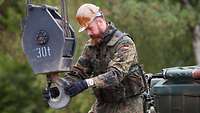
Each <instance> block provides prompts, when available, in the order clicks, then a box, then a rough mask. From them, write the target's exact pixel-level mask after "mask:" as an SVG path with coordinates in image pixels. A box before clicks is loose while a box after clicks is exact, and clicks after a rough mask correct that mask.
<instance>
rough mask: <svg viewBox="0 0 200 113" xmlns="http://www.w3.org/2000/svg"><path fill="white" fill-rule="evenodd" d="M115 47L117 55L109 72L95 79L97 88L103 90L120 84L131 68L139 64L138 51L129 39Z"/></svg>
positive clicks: (109, 65) (110, 64)
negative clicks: (134, 64)
mask: <svg viewBox="0 0 200 113" xmlns="http://www.w3.org/2000/svg"><path fill="white" fill-rule="evenodd" d="M123 38H125V39H122V41H120V42H118V43H117V44H116V45H115V54H114V57H113V59H112V60H111V61H110V62H109V64H108V68H107V72H106V73H103V74H100V75H98V76H97V77H94V78H93V80H94V83H95V87H99V88H103V87H107V86H110V85H115V84H119V83H120V82H121V81H122V80H123V79H124V77H125V76H126V75H127V73H128V70H129V68H130V66H131V65H132V64H133V63H137V62H138V61H137V51H136V47H135V44H134V42H133V41H132V40H131V39H130V38H129V37H128V36H126V37H123Z"/></svg>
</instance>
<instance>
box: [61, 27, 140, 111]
mask: <svg viewBox="0 0 200 113" xmlns="http://www.w3.org/2000/svg"><path fill="white" fill-rule="evenodd" d="M92 42H93V41H92V40H89V41H88V42H87V44H86V45H85V47H84V50H83V52H82V55H81V56H80V57H79V59H78V61H77V63H76V64H75V66H73V68H72V71H71V72H69V73H68V74H67V75H69V76H67V75H66V76H65V78H66V79H68V80H71V81H76V80H79V79H87V78H92V79H93V80H94V82H95V87H93V91H94V95H95V96H96V98H97V102H96V104H98V105H95V109H98V110H96V112H95V113H130V112H129V110H132V112H131V113H136V112H137V113H138V112H139V111H142V109H140V110H138V109H139V108H142V103H141V102H139V101H140V100H141V99H136V98H134V97H137V96H138V95H140V94H141V92H142V91H143V84H142V82H141V77H140V76H139V75H134V74H128V72H129V68H130V67H131V65H133V64H137V63H138V58H137V51H136V47H135V44H134V42H133V40H132V39H131V38H130V37H129V36H128V35H126V34H124V33H122V32H120V31H119V30H117V29H116V28H115V27H114V26H113V25H112V24H109V27H108V29H107V31H106V32H105V34H104V40H103V41H102V42H101V43H100V44H99V45H95V44H93V43H92ZM100 103H104V104H100ZM105 103H106V104H105ZM140 103H141V104H140ZM107 105H108V106H107ZM116 105H117V107H116ZM123 105H125V106H124V107H125V109H124V110H125V111H124V112H123V109H122V108H121V107H122V106H123ZM106 106H107V107H106ZM109 106H110V107H109ZM109 108H110V111H109V110H108V112H102V110H104V109H105V110H107V109H109ZM116 108H118V110H119V112H117V111H115V112H112V110H115V109H116ZM137 108H138V109H137ZM139 113H141V112H139Z"/></svg>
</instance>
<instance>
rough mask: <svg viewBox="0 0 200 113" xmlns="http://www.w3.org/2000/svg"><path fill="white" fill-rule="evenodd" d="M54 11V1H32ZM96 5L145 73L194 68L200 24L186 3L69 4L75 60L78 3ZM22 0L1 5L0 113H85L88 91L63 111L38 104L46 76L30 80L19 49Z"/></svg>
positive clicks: (197, 7)
mask: <svg viewBox="0 0 200 113" xmlns="http://www.w3.org/2000/svg"><path fill="white" fill-rule="evenodd" d="M33 2H34V3H47V4H49V5H53V6H57V7H59V5H60V2H59V1H58V0H57V1H56V0H33ZM86 2H88V3H94V4H96V5H99V6H100V7H101V8H102V10H103V12H104V13H105V16H106V17H107V19H108V20H111V21H113V22H114V23H115V25H116V26H117V27H118V28H120V29H121V30H122V31H124V32H127V33H129V34H130V35H131V36H132V37H133V38H134V40H135V43H136V46H137V50H138V53H139V57H140V62H141V63H142V64H144V67H145V71H146V72H159V71H160V69H162V68H165V67H172V66H186V65H195V60H194V59H195V58H194V53H193V48H192V37H193V28H194V26H195V25H196V24H198V22H199V19H200V15H199V12H200V2H199V1H198V0H191V1H190V5H188V6H185V5H183V4H182V2H181V0H95V1H94V0H69V17H70V22H71V24H72V26H73V27H74V29H75V31H76V34H77V39H78V41H77V43H78V44H77V48H76V56H75V60H76V59H77V58H78V56H79V55H80V53H81V50H82V46H83V45H84V43H85V41H86V40H88V37H87V36H86V34H84V33H82V34H80V33H78V32H77V30H78V27H79V26H78V24H77V23H76V20H75V13H76V10H77V9H78V7H79V6H80V5H81V4H83V3H86ZM25 3H26V1H25V0H0V89H1V90H0V100H1V101H0V112H1V113H87V111H88V110H89V107H90V106H91V104H92V103H93V102H94V97H93V96H92V92H91V91H90V90H87V91H85V92H84V93H82V94H80V95H78V96H77V97H75V98H73V99H72V101H71V103H70V105H69V106H68V107H66V108H65V109H62V110H53V109H50V108H48V106H47V105H46V104H45V103H44V102H43V100H42V97H41V90H42V88H43V87H44V84H45V77H44V76H42V75H38V76H35V75H34V74H33V73H32V70H31V68H30V66H29V64H28V63H27V60H26V58H25V55H24V53H23V51H22V48H21V42H20V41H21V34H22V32H21V28H22V26H21V21H22V20H23V17H25V7H26V4H25Z"/></svg>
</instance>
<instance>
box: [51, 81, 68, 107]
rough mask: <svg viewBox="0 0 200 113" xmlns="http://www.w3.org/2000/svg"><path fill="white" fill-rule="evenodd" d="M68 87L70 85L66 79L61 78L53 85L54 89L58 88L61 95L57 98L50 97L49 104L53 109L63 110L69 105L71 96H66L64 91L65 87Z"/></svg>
mask: <svg viewBox="0 0 200 113" xmlns="http://www.w3.org/2000/svg"><path fill="white" fill-rule="evenodd" d="M67 85H69V83H68V81H66V80H65V79H64V78H59V80H58V81H56V83H53V87H56V88H57V89H58V91H59V95H58V96H57V97H51V96H50V99H49V100H48V104H49V106H50V107H51V108H54V109H61V108H63V107H66V106H67V105H68V104H69V102H70V96H69V95H66V94H65V91H64V87H66V86H67ZM50 87H51V86H50ZM49 91H50V90H49ZM50 93H51V92H49V95H51V94H50Z"/></svg>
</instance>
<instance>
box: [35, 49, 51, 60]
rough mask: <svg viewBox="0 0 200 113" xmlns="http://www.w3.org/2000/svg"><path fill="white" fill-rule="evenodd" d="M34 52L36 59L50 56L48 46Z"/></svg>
mask: <svg viewBox="0 0 200 113" xmlns="http://www.w3.org/2000/svg"><path fill="white" fill-rule="evenodd" d="M35 50H36V54H37V55H36V57H37V58H45V57H49V56H51V49H50V47H49V46H47V47H40V48H36V49H35Z"/></svg>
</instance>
